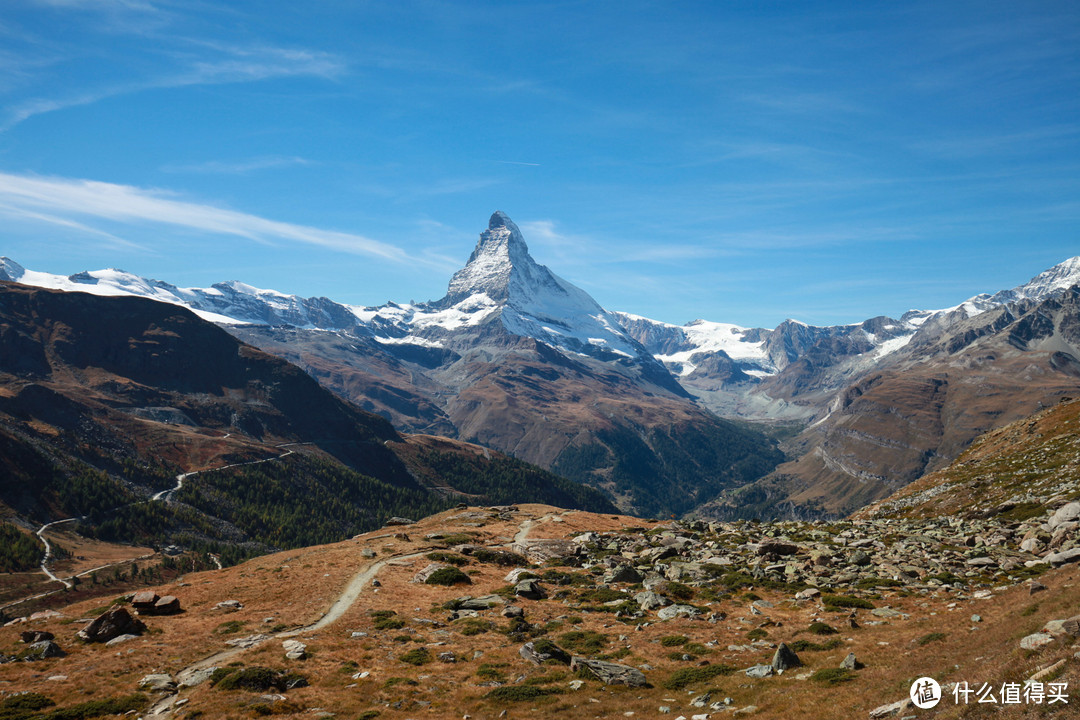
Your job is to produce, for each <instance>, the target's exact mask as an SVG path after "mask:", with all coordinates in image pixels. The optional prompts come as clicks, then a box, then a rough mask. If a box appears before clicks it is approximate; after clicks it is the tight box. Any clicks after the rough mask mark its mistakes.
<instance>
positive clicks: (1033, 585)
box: [1028, 579, 1046, 595]
mask: <svg viewBox="0 0 1080 720" xmlns="http://www.w3.org/2000/svg"><path fill="white" fill-rule="evenodd" d="M1045 589H1046V586H1045V585H1043V584H1042V583H1041V582H1039V581H1038V580H1035V579H1032V580H1031V581H1030V582H1029V583H1028V595H1034V594H1035V593H1037V592H1042V591H1043V590H1045Z"/></svg>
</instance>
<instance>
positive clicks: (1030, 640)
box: [1020, 632, 1054, 650]
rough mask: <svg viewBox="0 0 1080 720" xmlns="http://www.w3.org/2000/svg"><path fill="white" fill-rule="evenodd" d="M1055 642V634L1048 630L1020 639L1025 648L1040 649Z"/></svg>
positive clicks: (1021, 645)
mask: <svg viewBox="0 0 1080 720" xmlns="http://www.w3.org/2000/svg"><path fill="white" fill-rule="evenodd" d="M1052 642H1054V636H1053V635H1051V634H1050V633H1046V632H1037V633H1032V634H1031V635H1028V636H1027V637H1025V638H1023V639H1021V640H1020V647H1021V648H1023V649H1024V650H1038V649H1039V648H1041V647H1045V646H1046V645H1049V644H1050V643H1052Z"/></svg>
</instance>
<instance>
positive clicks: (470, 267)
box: [444, 210, 548, 304]
mask: <svg viewBox="0 0 1080 720" xmlns="http://www.w3.org/2000/svg"><path fill="white" fill-rule="evenodd" d="M547 274H548V272H547V268H545V267H543V266H541V265H537V264H536V261H535V260H533V259H532V256H531V255H529V246H528V245H526V244H525V238H524V236H522V234H521V230H519V229H518V226H517V225H515V224H514V221H513V220H511V219H510V217H509V216H508V215H507V214H506V213H504V212H502V211H501V210H496V211H495V212H494V213H493V214H492V215H491V219H490V220H488V228H487V230H485V231H484V232H482V233H480V240H479V241H478V242H477V243H476V248H474V249H473V251H472V255H470V256H469V262H468V263H466V265H465V267H463V268H462V269H461V270H458V271H457V272H456V273H454V276H453V277H452V278H451V279H450V287H449V288H448V290H447V296H446V300H445V301H449V303H450V304H453V303H455V302H458V301H460V300H463V299H464V298H467V297H469V296H471V295H476V294H478V293H486V294H487V296H488V297H490V298H491V299H492V300H495V301H496V302H506V301H508V300H509V299H510V286H511V284H512V283H513V281H514V279H515V276H521V275H523V276H525V277H527V278H538V277H542V276H544V275H547ZM445 301H444V302H445Z"/></svg>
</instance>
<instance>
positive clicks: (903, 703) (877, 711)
mask: <svg viewBox="0 0 1080 720" xmlns="http://www.w3.org/2000/svg"><path fill="white" fill-rule="evenodd" d="M909 707H911V700H910V698H904V699H903V700H897V701H896V702H894V703H889V704H888V705H881V706H880V707H876V708H874V709H873V710H871V711H870V718H871V720H878V718H885V717H893V716H896V715H899V714H900V713H902V712H903V711H905V710H907V709H908V708H909Z"/></svg>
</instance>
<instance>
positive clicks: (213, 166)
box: [161, 156, 314, 175]
mask: <svg viewBox="0 0 1080 720" xmlns="http://www.w3.org/2000/svg"><path fill="white" fill-rule="evenodd" d="M312 164H314V163H312V162H311V161H310V160H307V159H305V158H302V157H281V156H267V157H256V158H248V159H246V160H234V161H232V162H225V161H221V160H210V161H208V162H203V163H194V164H191V165H166V166H165V167H163V168H161V170H162V172H167V173H199V174H207V175H246V174H248V173H251V172H257V171H259V170H272V169H275V168H286V167H295V166H297V165H312Z"/></svg>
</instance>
